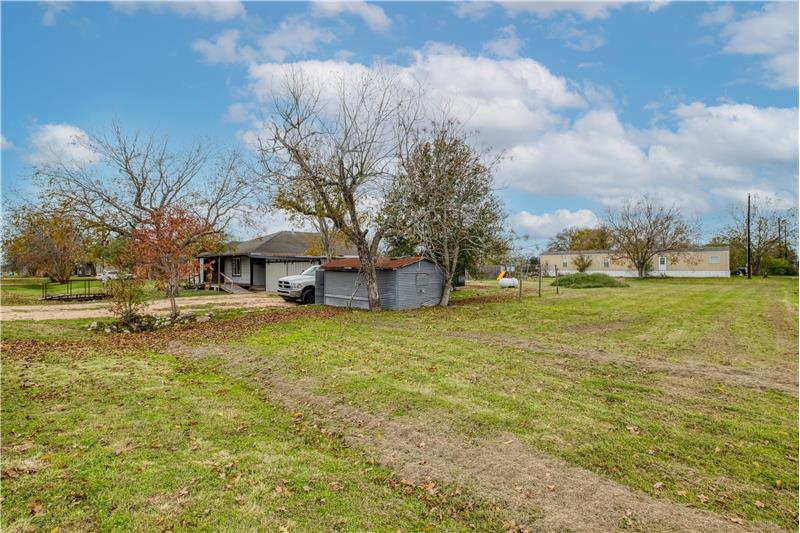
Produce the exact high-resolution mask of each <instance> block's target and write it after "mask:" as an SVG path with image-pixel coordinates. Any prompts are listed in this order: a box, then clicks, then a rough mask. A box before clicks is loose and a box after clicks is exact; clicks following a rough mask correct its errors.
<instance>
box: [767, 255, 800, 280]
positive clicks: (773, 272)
mask: <svg viewBox="0 0 800 533" xmlns="http://www.w3.org/2000/svg"><path fill="white" fill-rule="evenodd" d="M761 270H762V271H763V272H764V273H766V274H769V275H770V276H796V275H797V268H795V266H794V265H793V264H792V263H790V262H789V261H787V260H786V259H782V258H780V257H765V258H764V259H763V260H762V264H761Z"/></svg>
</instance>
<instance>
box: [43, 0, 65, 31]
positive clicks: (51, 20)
mask: <svg viewBox="0 0 800 533" xmlns="http://www.w3.org/2000/svg"><path fill="white" fill-rule="evenodd" d="M40 5H41V6H42V7H43V8H44V13H43V14H42V25H44V26H55V25H56V21H57V19H58V15H60V14H61V13H63V12H64V11H66V10H68V9H69V8H70V7H71V6H70V2H40Z"/></svg>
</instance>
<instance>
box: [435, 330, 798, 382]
mask: <svg viewBox="0 0 800 533" xmlns="http://www.w3.org/2000/svg"><path fill="white" fill-rule="evenodd" d="M446 336H448V337H451V338H457V339H466V340H473V341H478V342H481V343H483V344H489V345H492V346H500V347H503V348H515V349H522V350H531V351H536V352H544V353H550V354H553V355H558V356H565V357H571V358H576V359H583V360H587V361H596V362H598V363H605V364H613V365H623V366H627V367H632V368H636V369H639V370H642V371H644V372H659V373H663V374H666V375H668V376H673V377H681V378H691V379H697V378H701V379H707V380H711V381H718V382H721V383H726V384H729V385H739V386H743V387H750V388H755V389H760V390H777V391H780V392H784V393H786V394H791V395H792V396H797V395H798V380H797V374H796V373H794V372H792V371H790V370H787V371H780V370H772V369H766V368H742V367H735V366H726V365H715V364H712V363H701V362H697V361H680V362H673V361H664V360H659V359H644V358H640V357H629V356H626V355H620V354H615V353H609V352H606V351H603V350H569V349H565V348H555V347H553V346H547V345H544V344H538V343H536V342H533V341H529V340H524V339H514V338H508V337H501V336H498V335H494V334H490V333H466V332H450V333H447V334H446ZM690 388H691V387H690Z"/></svg>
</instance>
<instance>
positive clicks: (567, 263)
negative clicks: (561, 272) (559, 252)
mask: <svg viewBox="0 0 800 533" xmlns="http://www.w3.org/2000/svg"><path fill="white" fill-rule="evenodd" d="M567 265H569V261H568V260H567V258H566V257H565V258H564V259H562V260H561V266H562V267H564V268H567Z"/></svg>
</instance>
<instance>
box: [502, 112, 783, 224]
mask: <svg viewBox="0 0 800 533" xmlns="http://www.w3.org/2000/svg"><path fill="white" fill-rule="evenodd" d="M672 114H673V117H674V118H675V119H676V121H677V127H676V128H675V129H674V130H671V129H650V130H636V129H633V128H630V127H626V126H624V125H623V124H622V123H621V122H620V121H619V119H618V117H617V116H616V114H615V113H613V112H612V111H610V110H605V111H597V110H593V111H590V112H588V113H586V114H585V115H583V116H582V117H580V118H578V119H577V120H576V121H575V122H574V123H573V124H572V125H571V127H569V128H567V129H564V130H561V131H550V132H546V133H545V134H543V135H542V136H540V137H539V138H536V139H534V140H531V141H529V142H521V143H519V144H518V145H517V146H515V147H514V148H512V149H511V150H510V151H509V154H510V155H511V157H512V158H511V160H509V161H508V162H507V163H506V164H505V165H504V168H503V170H502V172H503V173H504V174H505V175H507V177H508V179H509V186H510V187H512V188H517V189H522V190H525V191H528V192H532V193H537V194H544V195H560V196H570V195H573V196H584V197H585V196H588V197H591V198H593V199H594V200H596V201H600V202H601V203H604V204H606V205H613V204H615V203H617V202H619V201H620V200H621V199H622V198H625V197H627V196H630V195H631V194H634V193H643V192H651V193H654V194H657V195H659V196H661V197H663V198H664V199H666V200H669V201H674V202H676V203H678V204H680V205H681V206H684V207H687V208H691V209H695V210H698V211H706V210H708V209H711V208H714V207H719V205H716V206H715V205H714V204H715V203H717V204H718V202H719V200H720V198H721V197H723V196H725V193H724V191H727V190H730V189H736V188H741V187H745V186H747V187H763V188H765V189H767V190H772V191H780V190H783V191H787V190H788V191H796V187H797V157H798V150H797V142H798V132H797V109H796V108H795V109H779V108H758V107H754V106H751V105H747V104H734V105H730V104H727V105H720V106H713V107H709V106H706V105H705V104H702V103H694V104H691V105H681V106H678V107H677V108H676V109H674V110H673V112H672Z"/></svg>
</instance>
